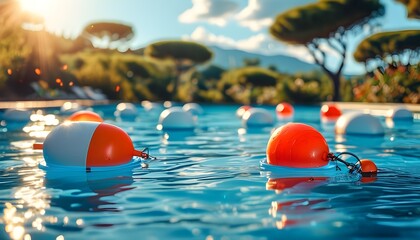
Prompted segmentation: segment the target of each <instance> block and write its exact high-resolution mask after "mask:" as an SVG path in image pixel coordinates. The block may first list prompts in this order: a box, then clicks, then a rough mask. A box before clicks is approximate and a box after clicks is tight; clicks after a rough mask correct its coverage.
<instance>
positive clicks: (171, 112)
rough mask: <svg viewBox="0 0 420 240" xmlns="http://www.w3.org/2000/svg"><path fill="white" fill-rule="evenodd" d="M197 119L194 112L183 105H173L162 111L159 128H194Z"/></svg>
mask: <svg viewBox="0 0 420 240" xmlns="http://www.w3.org/2000/svg"><path fill="white" fill-rule="evenodd" d="M195 125H196V121H195V118H194V116H193V115H192V113H190V112H186V111H184V110H182V108H181V107H171V108H168V109H165V110H163V111H162V113H161V114H160V116H159V122H158V125H157V127H156V128H157V129H158V130H164V129H184V130H185V129H193V128H194V127H195Z"/></svg>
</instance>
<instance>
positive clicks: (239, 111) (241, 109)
mask: <svg viewBox="0 0 420 240" xmlns="http://www.w3.org/2000/svg"><path fill="white" fill-rule="evenodd" d="M251 108H252V107H251V106H249V105H243V106H240V107H239V108H238V109H237V110H236V116H237V117H238V118H242V116H243V115H244V113H245V112H246V111H248V110H249V109H251Z"/></svg>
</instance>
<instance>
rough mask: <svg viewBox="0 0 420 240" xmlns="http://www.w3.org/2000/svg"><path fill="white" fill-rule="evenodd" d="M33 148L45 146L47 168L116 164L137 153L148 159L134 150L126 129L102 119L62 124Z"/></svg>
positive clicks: (127, 161) (127, 159)
mask: <svg viewBox="0 0 420 240" xmlns="http://www.w3.org/2000/svg"><path fill="white" fill-rule="evenodd" d="M34 149H43V154H44V159H45V163H46V165H47V167H57V166H58V167H83V168H86V169H90V168H92V167H93V168H95V167H113V166H118V165H123V164H128V163H130V162H131V161H132V159H133V157H134V156H138V157H141V158H148V154H146V153H144V152H142V151H138V150H135V149H134V146H133V143H132V141H131V139H130V137H129V136H128V134H127V133H126V132H125V131H124V130H122V129H121V128H119V127H117V126H114V125H111V124H107V123H100V122H66V123H64V124H61V125H59V126H57V127H56V128H54V129H53V130H52V131H51V132H50V133H49V134H48V135H47V137H46V139H45V141H44V143H43V144H42V145H40V144H34Z"/></svg>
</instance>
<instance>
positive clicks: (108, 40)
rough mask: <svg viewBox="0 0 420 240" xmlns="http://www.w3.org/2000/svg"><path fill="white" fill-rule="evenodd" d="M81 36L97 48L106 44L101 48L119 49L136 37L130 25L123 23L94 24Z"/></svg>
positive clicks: (88, 26)
mask: <svg viewBox="0 0 420 240" xmlns="http://www.w3.org/2000/svg"><path fill="white" fill-rule="evenodd" d="M81 36H82V37H85V38H87V39H89V40H90V41H91V42H92V43H93V44H94V45H96V46H99V45H100V44H99V43H104V44H103V45H102V46H101V48H118V47H119V46H122V45H123V44H126V43H127V42H128V41H130V40H131V39H132V38H133V37H134V32H133V28H132V27H131V26H130V25H126V24H123V23H116V22H94V23H90V24H88V25H87V26H86V27H85V28H84V29H83V32H82V34H81ZM79 44H80V43H79Z"/></svg>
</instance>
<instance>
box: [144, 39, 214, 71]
mask: <svg viewBox="0 0 420 240" xmlns="http://www.w3.org/2000/svg"><path fill="white" fill-rule="evenodd" d="M144 54H145V55H146V56H150V57H153V58H159V59H172V60H175V61H177V63H180V62H185V63H186V64H188V62H189V63H190V64H193V65H195V64H201V63H205V62H207V61H208V60H210V59H211V58H212V56H213V53H212V52H211V51H210V50H209V49H208V48H207V47H206V46H204V45H202V44H199V43H196V42H190V41H177V40H174V41H161V42H156V43H153V44H150V45H149V46H147V47H146V49H145V50H144Z"/></svg>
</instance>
